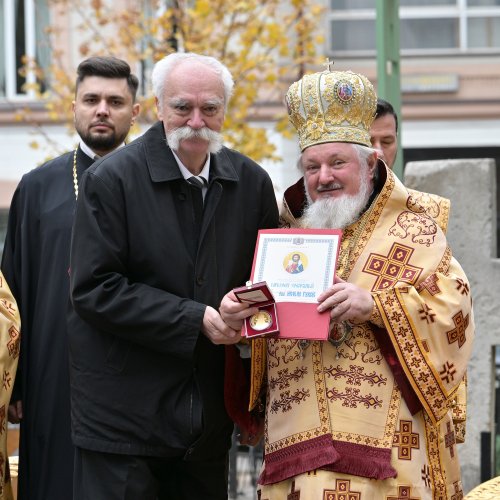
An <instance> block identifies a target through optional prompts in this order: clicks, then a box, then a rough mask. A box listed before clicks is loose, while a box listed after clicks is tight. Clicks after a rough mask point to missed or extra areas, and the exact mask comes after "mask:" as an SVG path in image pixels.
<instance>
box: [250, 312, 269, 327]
mask: <svg viewBox="0 0 500 500" xmlns="http://www.w3.org/2000/svg"><path fill="white" fill-rule="evenodd" d="M272 325H273V318H272V316H271V315H270V314H269V313H268V312H267V311H262V310H261V311H259V312H258V313H257V314H254V315H253V316H250V326H251V327H252V328H253V329H254V330H256V331H258V332H261V331H263V330H267V329H268V328H270V327H271V326H272Z"/></svg>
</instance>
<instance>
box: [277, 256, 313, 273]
mask: <svg viewBox="0 0 500 500" xmlns="http://www.w3.org/2000/svg"><path fill="white" fill-rule="evenodd" d="M307 264H308V259H307V255H305V254H304V253H302V252H292V253H289V254H288V255H287V256H286V257H285V258H284V260H283V267H284V268H285V271H286V272H287V273H290V274H299V273H301V272H302V271H304V269H305V268H306V267H307Z"/></svg>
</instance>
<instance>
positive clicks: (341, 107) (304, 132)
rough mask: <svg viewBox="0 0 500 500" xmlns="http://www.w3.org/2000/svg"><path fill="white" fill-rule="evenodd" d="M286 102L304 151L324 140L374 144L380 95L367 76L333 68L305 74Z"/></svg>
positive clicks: (290, 92) (291, 90)
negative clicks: (371, 132) (372, 139)
mask: <svg viewBox="0 0 500 500" xmlns="http://www.w3.org/2000/svg"><path fill="white" fill-rule="evenodd" d="M286 104H287V108H288V116H289V118H290V121H291V122H292V123H293V125H294V127H295V128H296V129H297V133H298V134H299V144H300V149H301V151H304V149H306V148H308V147H309V146H313V145H314V144H321V143H324V142H354V143H357V144H363V145H365V146H369V147H371V143H370V126H371V124H372V122H373V119H374V117H375V112H376V110H377V95H376V94H375V90H374V89H373V85H372V84H371V83H370V81H369V80H368V78H366V76H363V75H360V74H358V73H353V72H352V71H329V70H326V71H322V72H321V73H313V74H311V75H305V76H303V77H302V79H301V80H299V81H298V82H295V83H293V84H292V85H291V86H290V88H289V89H288V92H287V94H286Z"/></svg>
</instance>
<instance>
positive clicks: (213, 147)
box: [167, 126, 222, 154]
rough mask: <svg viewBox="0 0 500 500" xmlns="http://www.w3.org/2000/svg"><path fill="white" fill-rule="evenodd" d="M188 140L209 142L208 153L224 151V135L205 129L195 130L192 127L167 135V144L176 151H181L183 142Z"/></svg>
mask: <svg viewBox="0 0 500 500" xmlns="http://www.w3.org/2000/svg"><path fill="white" fill-rule="evenodd" d="M186 139H202V140H204V141H206V142H208V152H209V153H213V154H216V153H218V152H219V151H220V150H221V149H222V134H219V133H218V132H215V131H214V130H211V129H209V128H208V127H203V128H201V129H198V130H195V129H192V128H191V127H188V126H185V127H179V128H176V129H174V130H171V131H170V132H168V133H167V144H168V145H169V147H170V149H173V150H174V151H178V150H179V146H180V143H181V141H184V140H186Z"/></svg>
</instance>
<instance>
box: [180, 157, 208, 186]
mask: <svg viewBox="0 0 500 500" xmlns="http://www.w3.org/2000/svg"><path fill="white" fill-rule="evenodd" d="M171 151H172V153H173V154H174V158H175V161H176V162H177V165H178V166H179V170H180V171H181V174H182V176H183V177H184V179H189V178H190V177H193V174H192V173H191V172H190V171H189V170H188V169H187V168H186V167H185V166H184V164H183V163H182V161H181V160H180V158H179V157H178V156H177V154H176V153H175V151H174V150H173V149H172V150H171ZM209 176H210V155H209V154H208V155H207V160H206V161H205V165H203V168H202V169H201V172H200V173H199V174H198V175H196V176H195V177H203V178H204V179H205V181H206V183H205V184H208V179H209Z"/></svg>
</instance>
